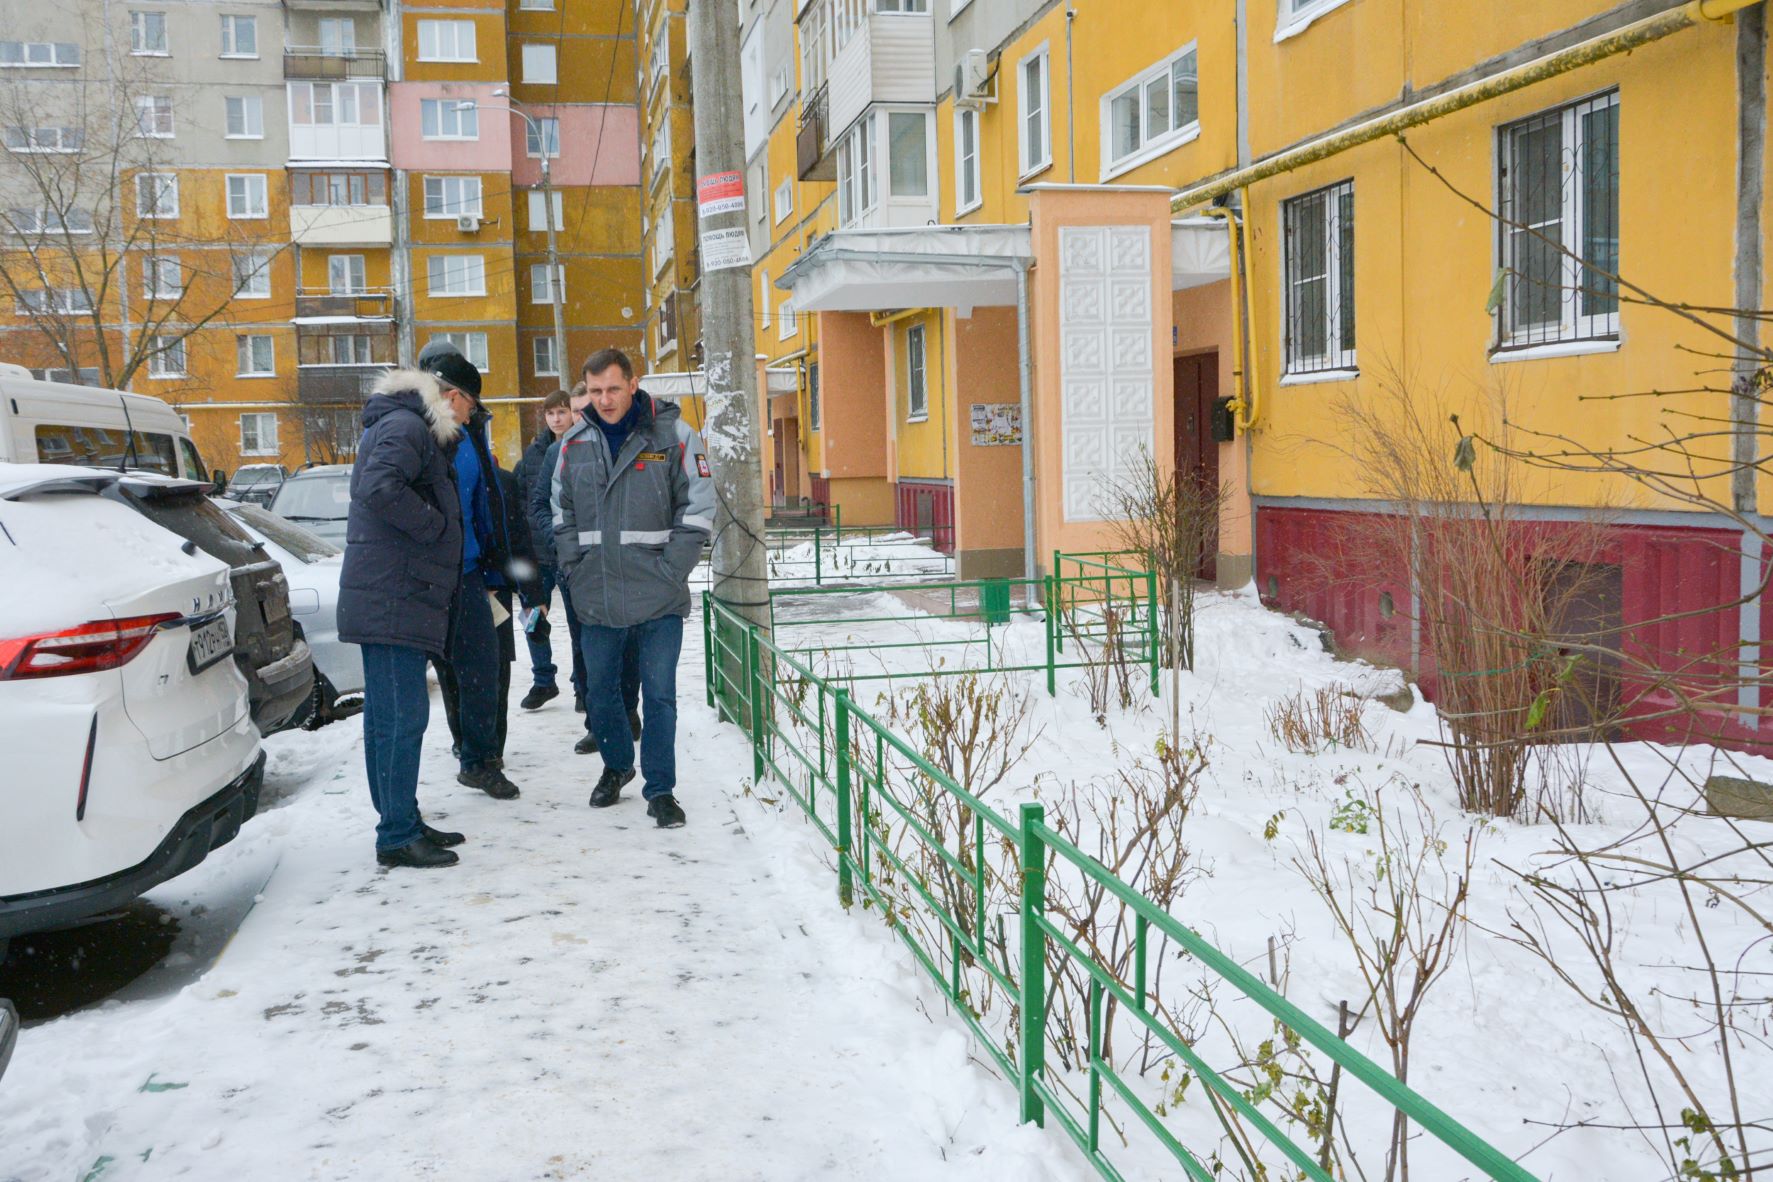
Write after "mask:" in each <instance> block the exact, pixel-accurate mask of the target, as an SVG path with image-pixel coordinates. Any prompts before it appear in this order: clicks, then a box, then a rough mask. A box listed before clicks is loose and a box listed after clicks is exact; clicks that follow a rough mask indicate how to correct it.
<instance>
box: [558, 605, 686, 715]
mask: <svg viewBox="0 0 1773 1182" xmlns="http://www.w3.org/2000/svg"><path fill="white" fill-rule="evenodd" d="M708 596H709V593H708V592H707V591H704V592H702V680H703V681H705V682H707V689H708V708H709V709H710V710H712V709H713V708H714V616H713V614H712V613H711V612H710V611H709V608H708ZM578 642H579V640H578V637H576V636H575V637H573V643H574V644H577V643H578Z"/></svg>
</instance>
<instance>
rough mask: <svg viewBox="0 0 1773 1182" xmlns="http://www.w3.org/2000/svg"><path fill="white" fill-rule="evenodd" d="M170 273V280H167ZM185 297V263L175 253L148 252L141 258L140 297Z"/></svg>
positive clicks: (168, 298)
mask: <svg viewBox="0 0 1773 1182" xmlns="http://www.w3.org/2000/svg"><path fill="white" fill-rule="evenodd" d="M169 274H170V275H171V277H172V281H171V283H170V284H169V283H168V282H167V276H168V275H169ZM184 297H185V264H184V260H183V259H181V258H180V257H179V256H178V255H176V254H150V255H145V256H143V258H142V298H143V299H145V300H181V299H183V298H184Z"/></svg>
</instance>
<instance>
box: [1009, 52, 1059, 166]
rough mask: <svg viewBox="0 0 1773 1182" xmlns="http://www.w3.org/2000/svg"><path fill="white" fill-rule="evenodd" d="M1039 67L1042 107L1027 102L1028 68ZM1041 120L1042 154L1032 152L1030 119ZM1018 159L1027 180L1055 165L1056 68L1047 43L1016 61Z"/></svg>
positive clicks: (1018, 164)
mask: <svg viewBox="0 0 1773 1182" xmlns="http://www.w3.org/2000/svg"><path fill="white" fill-rule="evenodd" d="M1036 64H1038V65H1039V66H1040V106H1039V107H1035V108H1030V107H1029V105H1028V89H1029V88H1028V67H1029V66H1032V65H1036ZM1035 117H1038V119H1039V121H1040V137H1041V155H1040V156H1039V157H1035V156H1034V155H1033V153H1031V152H1030V151H1029V147H1030V145H1029V143H1028V121H1029V119H1030V118H1035ZM1016 162H1017V168H1018V169H1019V172H1018V179H1020V180H1027V179H1028V178H1029V177H1031V176H1034V175H1035V174H1036V173H1039V172H1044V171H1045V170H1046V169H1049V168H1051V167H1052V166H1053V68H1052V58H1051V57H1050V56H1049V55H1048V53H1047V44H1046V42H1044V41H1043V42H1041V44H1040V46H1039V48H1037V49H1035V51H1034V52H1033V53H1030V54H1029V55H1028V56H1026V57H1024V58H1023V59H1022V60H1021V61H1019V62H1017V63H1016Z"/></svg>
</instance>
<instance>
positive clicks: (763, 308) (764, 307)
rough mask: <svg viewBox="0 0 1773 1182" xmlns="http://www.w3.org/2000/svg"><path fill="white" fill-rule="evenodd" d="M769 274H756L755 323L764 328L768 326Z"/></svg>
mask: <svg viewBox="0 0 1773 1182" xmlns="http://www.w3.org/2000/svg"><path fill="white" fill-rule="evenodd" d="M770 316H771V311H770V273H769V272H768V271H759V272H758V273H757V322H758V323H759V324H760V325H762V326H763V327H764V328H768V327H769V326H770Z"/></svg>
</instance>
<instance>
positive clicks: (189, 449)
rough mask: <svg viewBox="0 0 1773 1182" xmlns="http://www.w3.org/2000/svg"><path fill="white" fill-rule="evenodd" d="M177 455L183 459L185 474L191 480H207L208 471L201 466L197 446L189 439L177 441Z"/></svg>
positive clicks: (200, 457) (208, 476)
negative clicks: (186, 470)
mask: <svg viewBox="0 0 1773 1182" xmlns="http://www.w3.org/2000/svg"><path fill="white" fill-rule="evenodd" d="M179 454H180V455H182V456H184V457H185V467H186V468H188V469H190V471H188V472H187V473H186V475H187V476H189V477H190V478H191V479H192V480H208V479H209V478H210V471H209V469H208V468H205V467H204V466H203V457H202V456H200V455H198V454H197V445H196V444H195V443H192V442H191V441H190V440H189V439H184V438H180V439H179Z"/></svg>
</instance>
